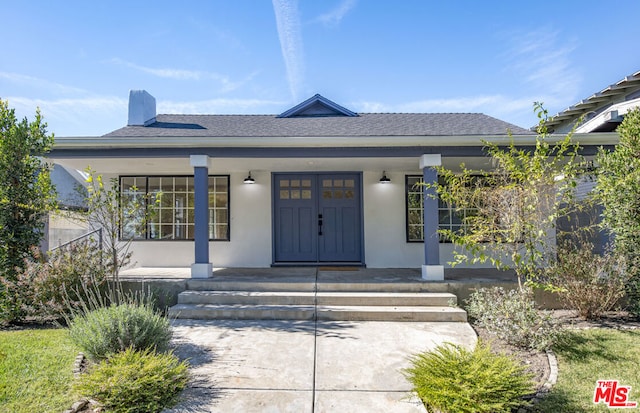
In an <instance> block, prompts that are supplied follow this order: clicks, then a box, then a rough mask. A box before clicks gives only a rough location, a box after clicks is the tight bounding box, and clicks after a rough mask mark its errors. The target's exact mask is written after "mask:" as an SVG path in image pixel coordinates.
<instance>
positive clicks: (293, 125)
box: [50, 91, 615, 279]
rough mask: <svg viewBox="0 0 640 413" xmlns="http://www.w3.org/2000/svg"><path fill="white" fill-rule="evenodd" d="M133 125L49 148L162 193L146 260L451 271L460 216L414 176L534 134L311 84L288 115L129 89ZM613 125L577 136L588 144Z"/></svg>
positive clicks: (484, 161)
mask: <svg viewBox="0 0 640 413" xmlns="http://www.w3.org/2000/svg"><path fill="white" fill-rule="evenodd" d="M129 99H130V100H129V122H128V125H127V126H126V127H124V128H121V129H118V130H116V131H113V132H111V133H109V134H106V135H104V136H99V137H62V138H60V137H58V138H56V144H55V147H54V149H53V151H52V153H51V156H50V157H51V158H52V159H53V160H54V161H55V162H56V163H59V164H61V165H64V166H65V167H67V168H70V169H78V170H82V169H84V168H86V167H87V165H91V167H92V168H93V169H94V170H96V171H97V172H98V173H101V174H103V175H105V177H116V178H118V179H119V180H120V183H121V187H122V190H123V191H124V192H125V195H130V196H142V195H149V196H151V197H153V196H154V194H159V193H162V196H161V198H160V199H161V201H160V205H159V207H158V208H157V209H156V210H155V211H154V213H153V216H152V217H151V222H150V224H149V225H147V227H146V230H144V231H136V230H135V229H134V228H135V227H136V226H135V225H129V226H128V225H125V226H124V228H123V235H124V236H128V237H133V238H134V242H133V244H132V249H133V251H134V260H135V261H136V262H137V263H138V265H141V266H156V267H158V266H183V267H185V266H189V265H191V266H192V267H191V268H192V275H193V276H194V277H206V276H209V275H211V268H212V265H214V266H216V267H268V266H272V265H273V266H277V265H366V266H367V267H372V268H393V267H400V268H410V267H415V268H420V267H422V269H423V277H424V278H425V279H442V277H443V273H444V270H443V267H444V265H446V262H447V261H449V260H450V258H451V257H452V248H453V247H452V245H451V244H448V243H445V242H440V240H439V237H438V235H437V233H436V230H437V228H438V227H441V228H442V227H446V228H458V227H459V226H460V220H459V219H458V218H457V217H456V215H455V214H453V213H452V211H451V210H449V209H448V208H447V206H446V205H442V204H439V203H438V202H437V200H435V199H431V198H428V197H427V198H424V196H423V194H422V191H421V187H416V186H414V184H415V183H416V182H419V181H421V180H422V181H425V182H432V181H435V180H436V179H437V175H436V172H435V170H434V169H433V168H432V167H433V166H434V165H440V164H443V165H445V166H447V167H450V168H456V167H457V166H458V165H459V164H460V163H461V162H465V164H466V165H467V166H468V167H471V168H476V167H477V168H480V167H484V168H487V167H488V166H489V164H488V158H487V157H486V156H485V154H484V152H483V141H489V142H496V143H499V144H508V142H509V136H508V131H510V132H511V133H512V134H513V138H514V140H515V142H516V143H517V144H518V145H522V146H528V145H531V144H533V143H534V142H535V134H533V133H532V132H531V131H529V130H526V129H523V128H520V127H518V126H515V125H512V124H509V123H506V122H503V121H501V120H498V119H495V118H492V117H490V116H487V115H483V114H479V113H413V114H407V113H355V112H352V111H350V110H349V109H347V108H344V107H342V106H340V105H338V104H336V103H334V102H332V101H330V100H328V99H326V98H324V97H323V96H320V95H315V96H313V97H311V98H310V99H308V100H306V101H304V102H302V103H300V104H299V105H297V106H295V107H293V108H291V109H288V110H286V111H284V112H283V113H282V114H280V115H180V114H177V115H156V111H155V99H154V98H153V97H152V96H151V95H149V94H148V93H147V92H145V91H132V92H131V94H130V98H129ZM614 135H615V134H612V133H610V132H606V133H589V134H578V135H577V138H578V140H580V143H581V144H582V146H583V148H584V153H585V154H587V155H593V154H594V153H595V152H596V148H597V147H598V146H600V145H603V144H609V143H610V142H612V140H613V139H615V136H614Z"/></svg>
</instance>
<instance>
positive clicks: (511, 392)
mask: <svg viewBox="0 0 640 413" xmlns="http://www.w3.org/2000/svg"><path fill="white" fill-rule="evenodd" d="M411 364H412V367H410V368H408V369H406V370H405V375H406V377H407V379H408V380H409V381H410V382H411V383H412V384H413V390H414V391H415V392H416V393H417V394H418V396H419V397H420V398H421V399H422V401H423V403H424V404H425V406H426V407H427V409H428V410H429V411H433V410H439V411H442V412H445V413H465V412H474V413H484V412H487V413H489V412H491V413H497V412H511V411H512V409H514V408H517V407H519V406H523V405H525V404H527V402H526V401H525V400H524V399H523V397H524V396H526V395H529V394H531V393H532V392H533V390H534V384H533V381H532V376H531V375H530V374H528V373H526V372H525V370H524V367H523V366H521V365H520V364H518V363H517V362H516V361H514V360H513V359H511V358H509V357H508V356H506V355H501V354H494V353H492V352H491V350H490V348H489V346H487V345H483V344H482V343H478V345H477V346H476V348H475V349H474V350H473V351H471V350H467V349H465V348H464V347H462V346H456V345H453V344H451V343H446V344H444V345H441V346H438V347H436V348H435V349H434V350H432V351H429V352H426V353H422V354H418V355H415V356H413V357H412V358H411Z"/></svg>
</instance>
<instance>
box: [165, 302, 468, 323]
mask: <svg viewBox="0 0 640 413" xmlns="http://www.w3.org/2000/svg"><path fill="white" fill-rule="evenodd" d="M315 316H316V309H315V308H314V307H313V306H304V305H288V306H278V305H251V306H246V305H215V304H177V305H175V306H173V307H171V308H170V309H169V317H173V318H185V319H204V320H212V319H213V320H215V319H222V320H313V319H314V317H315ZM317 318H318V320H321V321H404V322H466V321H467V313H466V312H465V311H464V310H462V309H460V308H456V307H439V306H430V307H413V306H318V307H317Z"/></svg>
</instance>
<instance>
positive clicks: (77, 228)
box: [42, 165, 90, 251]
mask: <svg viewBox="0 0 640 413" xmlns="http://www.w3.org/2000/svg"><path fill="white" fill-rule="evenodd" d="M50 176H51V182H52V183H53V185H54V186H55V187H56V192H57V194H58V209H59V211H57V212H54V213H50V214H49V215H48V219H47V223H46V230H45V234H46V237H45V239H44V244H43V245H42V248H43V250H44V251H47V250H50V249H52V248H56V247H59V246H60V245H63V244H65V243H67V242H69V241H72V240H74V239H76V238H78V237H80V236H82V235H84V234H86V233H87V232H89V231H90V230H89V226H88V225H87V223H86V222H84V221H83V220H82V219H79V216H80V215H79V214H81V213H82V211H84V210H86V208H87V207H86V204H85V200H84V197H85V195H83V194H84V186H83V182H84V178H83V177H82V175H80V173H79V172H78V171H77V170H75V169H66V168H65V167H63V166H62V165H53V168H52V169H51V174H50Z"/></svg>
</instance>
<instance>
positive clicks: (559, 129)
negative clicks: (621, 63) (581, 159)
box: [547, 71, 640, 133]
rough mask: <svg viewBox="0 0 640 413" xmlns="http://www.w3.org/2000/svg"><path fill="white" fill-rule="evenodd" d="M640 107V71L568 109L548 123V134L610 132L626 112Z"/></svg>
mask: <svg viewBox="0 0 640 413" xmlns="http://www.w3.org/2000/svg"><path fill="white" fill-rule="evenodd" d="M637 106H640V71H639V72H635V73H634V74H632V75H630V76H627V77H625V78H624V79H622V80H620V81H618V82H616V83H615V84H613V85H610V86H608V87H606V88H605V89H602V90H601V91H600V92H598V93H595V94H593V95H591V96H589V97H588V98H586V99H584V100H581V101H580V102H578V103H576V104H575V105H573V106H570V107H568V108H567V109H565V110H563V111H562V112H560V113H558V114H557V115H555V116H553V118H552V119H551V120H550V121H549V122H547V126H548V127H549V130H550V132H553V133H567V132H569V131H570V130H571V129H572V128H573V126H574V125H576V123H577V122H578V121H579V120H580V118H582V121H581V122H580V124H579V125H578V126H577V128H576V132H577V133H596V132H613V131H615V130H616V128H617V127H618V125H620V123H621V122H622V120H623V119H624V115H625V114H626V113H627V112H628V111H629V109H631V108H634V107H637Z"/></svg>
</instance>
